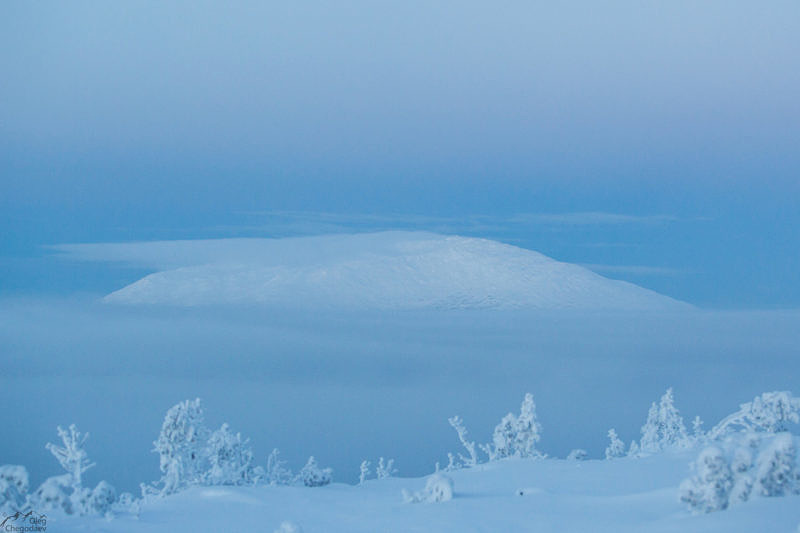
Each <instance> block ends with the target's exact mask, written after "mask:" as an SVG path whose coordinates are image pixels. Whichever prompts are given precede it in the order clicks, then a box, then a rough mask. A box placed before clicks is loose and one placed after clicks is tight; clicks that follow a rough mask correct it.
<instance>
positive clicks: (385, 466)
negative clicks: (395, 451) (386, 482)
mask: <svg viewBox="0 0 800 533" xmlns="http://www.w3.org/2000/svg"><path fill="white" fill-rule="evenodd" d="M396 473H397V469H396V468H395V467H394V459H389V460H388V461H386V462H385V463H384V462H383V457H381V458H380V459H378V466H377V467H376V468H375V476H376V477H377V478H378V479H385V478H387V477H392V475H394V474H396Z"/></svg>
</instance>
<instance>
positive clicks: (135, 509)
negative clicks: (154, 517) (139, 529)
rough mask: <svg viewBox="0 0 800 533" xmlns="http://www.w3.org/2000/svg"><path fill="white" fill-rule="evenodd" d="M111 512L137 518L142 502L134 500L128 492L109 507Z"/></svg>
mask: <svg viewBox="0 0 800 533" xmlns="http://www.w3.org/2000/svg"><path fill="white" fill-rule="evenodd" d="M111 510H112V511H113V512H115V513H130V514H132V515H134V516H136V517H138V516H139V513H140V512H141V510H142V500H138V499H136V498H134V497H133V494H131V493H130V492H123V493H122V494H120V495H119V498H118V499H117V501H116V502H115V503H114V504H113V505H112V506H111Z"/></svg>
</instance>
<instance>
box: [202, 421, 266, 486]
mask: <svg viewBox="0 0 800 533" xmlns="http://www.w3.org/2000/svg"><path fill="white" fill-rule="evenodd" d="M206 455H207V456H208V462H209V469H208V472H206V476H205V482H206V483H208V484H210V485H247V484H250V483H253V482H254V481H255V478H256V470H255V468H254V467H253V451H252V450H251V449H250V442H249V441H248V440H247V439H244V440H243V439H242V435H241V434H240V433H236V434H234V433H232V432H231V431H230V429H229V428H228V424H222V427H220V428H219V429H218V430H216V431H215V432H214V433H212V434H211V436H210V437H209V438H208V446H207V450H206ZM262 473H263V472H262Z"/></svg>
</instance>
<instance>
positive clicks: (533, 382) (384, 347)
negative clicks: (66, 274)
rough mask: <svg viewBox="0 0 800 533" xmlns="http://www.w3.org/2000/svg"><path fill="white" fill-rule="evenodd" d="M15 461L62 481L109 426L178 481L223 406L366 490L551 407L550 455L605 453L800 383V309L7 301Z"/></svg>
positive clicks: (132, 482) (127, 480)
mask: <svg viewBox="0 0 800 533" xmlns="http://www.w3.org/2000/svg"><path fill="white" fill-rule="evenodd" d="M0 367H2V374H0V385H2V386H1V387H0V402H2V405H3V406H5V409H4V418H3V426H4V427H5V428H6V430H7V431H6V432H5V435H6V437H5V438H4V439H3V440H2V441H0V463H2V464H5V463H15V464H24V465H26V466H27V467H28V469H29V471H30V472H31V476H32V482H33V483H34V484H36V483H37V482H39V481H41V480H43V479H44V477H46V476H48V475H53V474H55V473H57V472H58V470H59V468H58V465H57V464H56V462H55V460H54V459H53V458H52V457H50V456H49V453H48V452H47V451H46V450H45V448H44V445H45V443H46V442H48V441H54V440H55V438H56V434H55V426H56V425H62V426H65V425H67V424H70V423H73V422H74V423H76V424H78V426H79V427H80V428H81V429H82V430H85V431H88V432H90V433H91V438H90V441H89V443H88V450H89V453H90V456H91V458H92V459H93V460H94V461H96V462H97V465H98V466H97V467H96V468H94V469H92V470H91V471H90V472H89V474H91V475H90V476H89V478H90V480H91V481H95V480H97V479H102V478H105V479H107V480H108V481H110V482H111V483H113V484H115V485H116V486H117V487H118V488H119V489H121V490H135V488H136V486H137V484H138V483H139V482H140V481H150V480H154V479H156V478H157V477H158V457H157V456H156V455H155V454H153V453H151V452H150V450H151V449H152V441H153V440H154V439H155V438H156V436H157V434H158V431H159V429H160V425H161V420H162V418H163V415H164V412H165V411H166V409H167V408H169V407H170V406H172V405H173V404H175V403H177V402H178V401H180V400H183V399H186V398H194V397H200V398H202V399H203V400H204V402H205V407H206V412H207V416H208V422H209V425H211V426H218V425H219V424H221V423H222V422H229V423H230V425H231V428H232V429H233V430H234V431H241V432H242V434H243V435H244V436H247V437H249V438H250V439H251V441H252V443H253V448H254V451H255V452H256V454H257V458H258V461H259V463H264V462H265V461H266V456H267V454H268V453H269V452H270V451H271V450H272V448H273V447H278V448H280V449H281V452H282V455H283V456H284V458H285V459H287V460H289V462H290V464H291V466H292V467H294V468H299V467H300V466H302V463H303V462H304V460H305V458H307V456H308V455H311V454H313V455H315V456H316V457H317V459H318V460H319V462H320V463H322V464H325V465H330V466H332V467H333V468H334V475H335V479H336V480H338V481H345V482H352V481H354V480H355V479H356V477H357V473H358V465H359V463H360V461H361V460H362V459H370V460H372V461H373V462H374V461H376V460H377V458H378V457H380V456H384V457H387V458H388V457H392V458H394V459H395V460H396V466H397V467H398V468H399V470H400V475H401V476H402V475H422V474H425V473H428V472H430V471H431V470H432V469H433V466H434V463H435V462H436V461H442V462H446V453H447V452H448V451H457V449H458V448H459V443H458V440H457V438H456V435H455V433H454V432H453V431H452V429H451V428H450V427H449V426H448V424H447V417H448V416H451V415H454V414H459V415H461V416H462V417H463V419H464V421H465V423H466V425H467V428H468V429H469V431H470V436H471V438H473V439H475V440H477V441H479V442H486V441H488V440H489V438H490V435H491V431H492V429H493V428H494V425H495V424H496V423H497V422H498V421H499V419H500V418H501V417H502V416H503V415H504V414H505V413H507V412H508V411H512V410H516V409H517V408H518V406H519V402H520V400H521V399H522V396H523V394H524V393H525V392H527V391H530V392H532V393H533V394H534V397H535V399H536V403H537V409H538V414H539V417H540V420H541V422H542V425H543V427H544V431H543V437H542V441H541V449H542V450H543V451H545V452H547V453H549V454H551V455H555V456H562V457H563V456H565V455H566V454H567V453H568V452H569V451H570V450H571V449H572V448H585V449H587V450H588V451H589V454H590V456H594V457H599V456H600V455H601V454H602V451H603V449H604V448H605V446H606V436H605V434H606V431H607V430H608V429H609V428H610V427H615V428H616V429H617V432H618V433H619V434H620V436H621V437H622V438H623V439H624V440H626V441H630V440H631V439H633V438H638V437H639V435H638V430H639V427H640V425H641V424H642V423H643V421H644V419H645V417H646V414H647V409H648V407H649V405H650V402H651V401H653V400H656V399H657V398H658V397H659V396H660V395H661V394H662V393H663V391H664V390H665V389H666V388H667V387H669V386H673V387H674V388H675V397H676V404H677V406H678V408H679V409H681V411H682V414H683V415H684V417H685V418H686V419H687V422H688V421H689V419H691V418H693V417H694V416H695V415H700V416H701V417H702V418H703V419H704V420H705V421H706V427H709V426H711V425H713V424H714V423H716V422H717V421H718V420H719V419H720V418H722V417H723V416H724V415H725V414H727V413H729V412H731V411H733V410H735V408H736V407H737V406H738V404H739V403H741V402H744V401H748V400H750V399H752V397H753V396H755V395H756V394H758V393H760V392H762V391H765V390H793V389H794V390H793V392H795V393H797V392H800V391H799V390H797V388H796V387H797V385H796V383H797V379H796V378H797V375H798V371H799V370H800V312H796V311H770V312H711V311H686V312H682V313H669V314H667V313H645V314H642V313H639V314H626V313H615V314H608V313H605V314H600V313H577V312H566V311H559V312H552V311H551V312H532V311H407V312H388V311H387V312H369V313H357V312H331V311H328V312H316V311H314V310H305V311H302V310H295V311H288V312H287V311H286V310H282V309H265V308H242V307H238V308H232V307H227V308H226V307H206V308H200V309H178V308H166V307H153V306H147V307H124V308H123V307H115V306H111V305H104V304H99V303H97V302H95V301H76V300H58V301H53V300H25V299H16V300H5V301H2V302H0Z"/></svg>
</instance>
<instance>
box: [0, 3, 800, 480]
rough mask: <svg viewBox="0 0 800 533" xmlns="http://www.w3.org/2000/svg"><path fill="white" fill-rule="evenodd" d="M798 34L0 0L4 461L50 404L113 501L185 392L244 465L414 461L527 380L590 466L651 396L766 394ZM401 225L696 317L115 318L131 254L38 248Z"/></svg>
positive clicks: (343, 6) (797, 105)
mask: <svg viewBox="0 0 800 533" xmlns="http://www.w3.org/2000/svg"><path fill="white" fill-rule="evenodd" d="M798 52H800V4H798V3H797V2H796V1H781V0H779V1H775V2H769V3H766V4H765V3H753V2H741V1H722V0H710V1H706V2H696V1H687V0H677V1H670V2H642V1H630V2H616V1H612V2H603V3H597V2H586V1H583V2H578V1H576V2H547V3H545V2H521V1H519V2H517V1H509V2H492V3H489V2H474V1H470V0H466V1H458V2H456V1H440V2H415V1H405V2H367V1H358V2H347V1H344V2H286V3H280V2H224V3H223V2H203V1H193V2H181V1H175V2H161V1H140V2H102V1H96V2H86V1H74V2H51V3H35V2H22V1H5V2H2V3H0V73H1V74H0V367H1V368H2V369H3V372H2V374H0V385H2V387H0V404H2V405H3V406H5V407H6V411H7V413H6V415H4V416H5V418H4V427H6V428H11V431H13V434H14V435H15V438H14V439H4V440H3V441H2V443H0V464H4V463H8V462H10V463H21V464H25V465H27V466H28V468H29V469H30V471H31V473H32V482H33V483H34V484H36V483H38V482H40V481H41V480H42V479H43V478H44V476H46V475H52V474H55V473H57V468H56V464H55V461H54V460H53V459H52V458H51V457H48V454H47V452H46V450H45V449H44V443H45V442H47V441H48V440H53V439H54V437H55V432H54V426H55V425H56V424H61V425H67V424H69V423H71V422H77V423H78V424H79V426H80V427H81V429H83V430H88V431H90V432H91V433H92V440H91V441H90V453H91V454H92V456H93V457H94V459H95V460H96V461H97V462H98V464H99V465H100V466H98V467H97V469H95V470H94V471H92V472H91V476H95V477H93V478H92V479H93V480H96V479H99V478H101V477H106V478H108V479H109V480H110V481H111V482H113V483H116V484H117V485H118V486H119V487H121V488H123V489H124V490H131V489H133V488H135V484H136V483H137V482H138V481H147V480H151V479H153V478H155V477H156V476H157V471H156V469H157V458H156V457H155V456H154V455H153V454H151V453H150V452H149V450H150V447H151V443H152V440H153V439H154V438H155V436H156V434H157V431H158V427H159V424H160V421H161V417H162V416H163V413H164V411H165V410H166V409H167V408H168V407H169V406H171V405H172V404H174V403H176V402H178V401H180V400H182V399H185V398H189V397H194V396H202V397H204V398H205V400H206V405H207V408H208V412H209V420H210V421H211V422H212V423H213V424H214V425H217V424H219V423H221V422H222V421H225V420H228V421H230V422H231V424H232V427H233V428H234V429H236V430H241V431H242V432H243V433H244V434H246V435H248V436H250V437H251V438H252V439H253V443H254V445H255V447H256V451H257V453H258V457H259V461H260V462H261V463H263V461H264V458H265V456H266V454H267V453H269V451H270V450H271V447H272V446H279V447H281V448H282V449H283V451H284V452H285V453H286V455H287V457H288V458H289V459H291V461H292V463H293V465H294V466H295V467H297V466H299V463H301V462H302V461H303V459H304V458H305V456H307V455H308V454H310V453H314V454H316V455H317V456H318V457H319V458H320V460H321V461H322V462H323V463H325V464H333V465H334V466H335V468H336V469H337V476H338V479H341V480H345V481H352V480H354V479H355V476H356V470H357V466H358V464H359V462H360V461H361V460H362V459H364V458H370V459H372V460H373V462H374V460H375V459H376V458H377V456H379V455H385V456H395V457H396V458H397V460H398V466H399V467H400V468H401V472H402V473H403V474H405V475H412V474H413V475H420V474H424V473H428V472H430V471H431V469H432V467H433V462H434V461H436V460H445V457H443V455H444V454H445V453H446V452H447V451H450V450H455V449H456V447H457V442H456V438H455V435H454V434H453V432H452V431H451V430H450V428H449V427H448V426H447V423H446V417H447V416H450V415H453V414H460V415H461V416H463V417H464V419H465V421H466V422H467V425H468V427H469V429H470V431H471V432H472V435H474V437H475V438H476V439H477V440H479V441H486V440H488V436H489V432H490V431H491V429H492V427H493V424H494V423H496V421H497V420H498V419H499V418H500V417H501V416H502V415H503V414H505V413H506V412H507V411H509V410H512V409H516V408H517V406H518V403H519V400H520V399H521V398H522V395H523V394H524V392H526V391H528V390H530V391H531V392H533V393H534V395H535V397H536V399H537V402H538V405H539V412H540V414H541V416H542V420H543V424H544V427H545V432H544V436H543V441H542V446H543V449H544V450H545V451H546V452H548V453H551V454H554V455H559V456H563V455H565V454H566V453H567V452H568V451H569V449H570V448H572V447H585V448H587V449H588V450H589V451H590V453H591V454H592V456H594V457H599V456H600V455H601V454H602V450H603V447H604V445H605V432H606V431H607V429H608V428H609V427H610V426H612V425H613V426H615V427H616V428H617V430H618V431H619V432H620V434H621V435H622V436H623V437H624V438H625V439H626V440H630V439H632V438H636V437H637V436H638V435H637V430H638V427H639V425H640V424H641V422H642V419H643V418H644V416H645V415H646V411H647V407H648V406H649V402H650V401H652V400H655V399H657V398H658V396H659V395H660V394H661V393H663V391H664V389H665V388H666V387H667V386H670V385H674V386H675V387H676V400H677V402H678V406H679V407H680V408H681V409H682V410H684V414H685V415H686V416H687V418H690V417H691V416H693V415H694V414H695V413H699V414H700V415H701V416H703V417H704V418H706V419H707V421H708V423H709V424H711V423H713V422H715V421H716V420H718V419H719V418H720V417H722V416H723V415H724V414H726V413H728V412H730V411H732V410H734V409H735V408H736V406H737V404H738V403H739V402H743V401H747V400H750V399H751V398H752V397H753V396H754V395H755V394H756V393H759V392H761V391H764V390H773V389H790V388H791V387H792V386H793V385H794V384H796V383H797V375H798V365H797V361H798V357H799V356H800V351H799V350H800V339H798V335H799V334H798V332H800V328H799V327H797V325H798V315H797V312H796V311H794V310H792V309H796V308H797V307H798V306H800V277H799V276H798V272H800V253H798V250H800V231H798V227H800V208H799V207H800V206H799V205H798V198H799V197H800V150H799V149H798V147H800V98H798V97H797V95H798V94H800V53H798ZM398 228H404V229H424V230H430V231H439V232H443V233H458V234H463V235H473V236H481V237H488V238H492V239H497V240H500V241H504V242H508V243H511V244H516V245H518V246H523V247H526V248H530V249H534V250H537V251H540V252H542V253H544V254H547V255H550V256H552V257H554V258H556V259H560V260H564V261H569V262H575V263H579V264H584V265H587V266H588V267H589V268H593V269H595V270H596V271H598V272H599V273H601V274H604V275H608V276H610V277H615V278H620V279H625V280H628V281H632V282H634V283H637V284H640V285H642V286H645V287H648V288H651V289H654V290H656V291H659V292H662V293H664V294H667V295H669V296H672V297H675V298H678V299H681V300H685V301H688V302H691V303H693V304H696V305H697V306H698V307H700V308H701V309H706V310H705V311H699V312H697V313H691V314H687V315H686V316H680V317H674V316H673V317H664V316H662V317H658V316H653V317H636V318H633V317H627V316H613V317H597V316H589V317H587V316H583V315H576V316H573V315H562V316H559V315H554V316H547V317H541V316H539V315H527V314H520V315H514V316H511V317H509V316H508V315H504V314H499V315H490V316H487V315H485V314H472V313H456V314H454V315H448V314H437V313H431V314H424V313H423V314H422V315H419V316H417V315H403V314H399V315H396V314H392V313H383V314H378V315H376V316H372V315H370V316H364V315H360V316H335V317H330V316H316V315H314V314H313V313H312V314H311V315H310V316H305V315H303V316H284V315H283V314H281V313H274V312H270V311H267V310H257V311H256V310H248V309H239V310H230V309H226V310H219V309H206V310H202V311H196V310H178V309H157V308H132V309H120V308H109V307H104V306H102V305H100V304H99V303H97V302H96V299H97V297H98V296H99V295H102V294H105V293H107V292H110V291H112V290H115V289H117V288H120V287H121V286H123V285H125V284H127V283H130V282H132V281H134V280H136V279H138V278H140V277H141V276H143V275H145V274H147V273H148V271H147V270H144V269H138V268H132V267H121V266H119V265H109V264H103V263H88V262H74V261H69V260H64V259H62V258H59V257H58V256H57V255H55V254H54V253H53V251H52V250H51V249H49V248H47V246H48V245H54V244H61V243H88V242H124V241H134V240H153V239H163V240H170V239H193V238H223V237H242V236H252V237H256V236H273V237H276V236H286V235H307V234H316V233H329V232H345V231H371V230H381V229H398ZM720 308H722V309H727V311H722V312H721V311H719V309H720ZM787 308H788V309H789V310H786V309H787ZM708 309H716V311H709V310H708ZM730 309H735V310H736V311H735V312H734V311H730ZM754 309H770V311H769V312H761V311H753V310H754ZM776 309H780V310H776ZM794 392H795V393H800V391H798V390H795V391H794ZM712 400H713V401H712ZM9 406H10V407H9ZM315 409H316V410H315ZM398 419H399V422H398ZM123 465H129V466H127V467H126V466H123Z"/></svg>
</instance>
